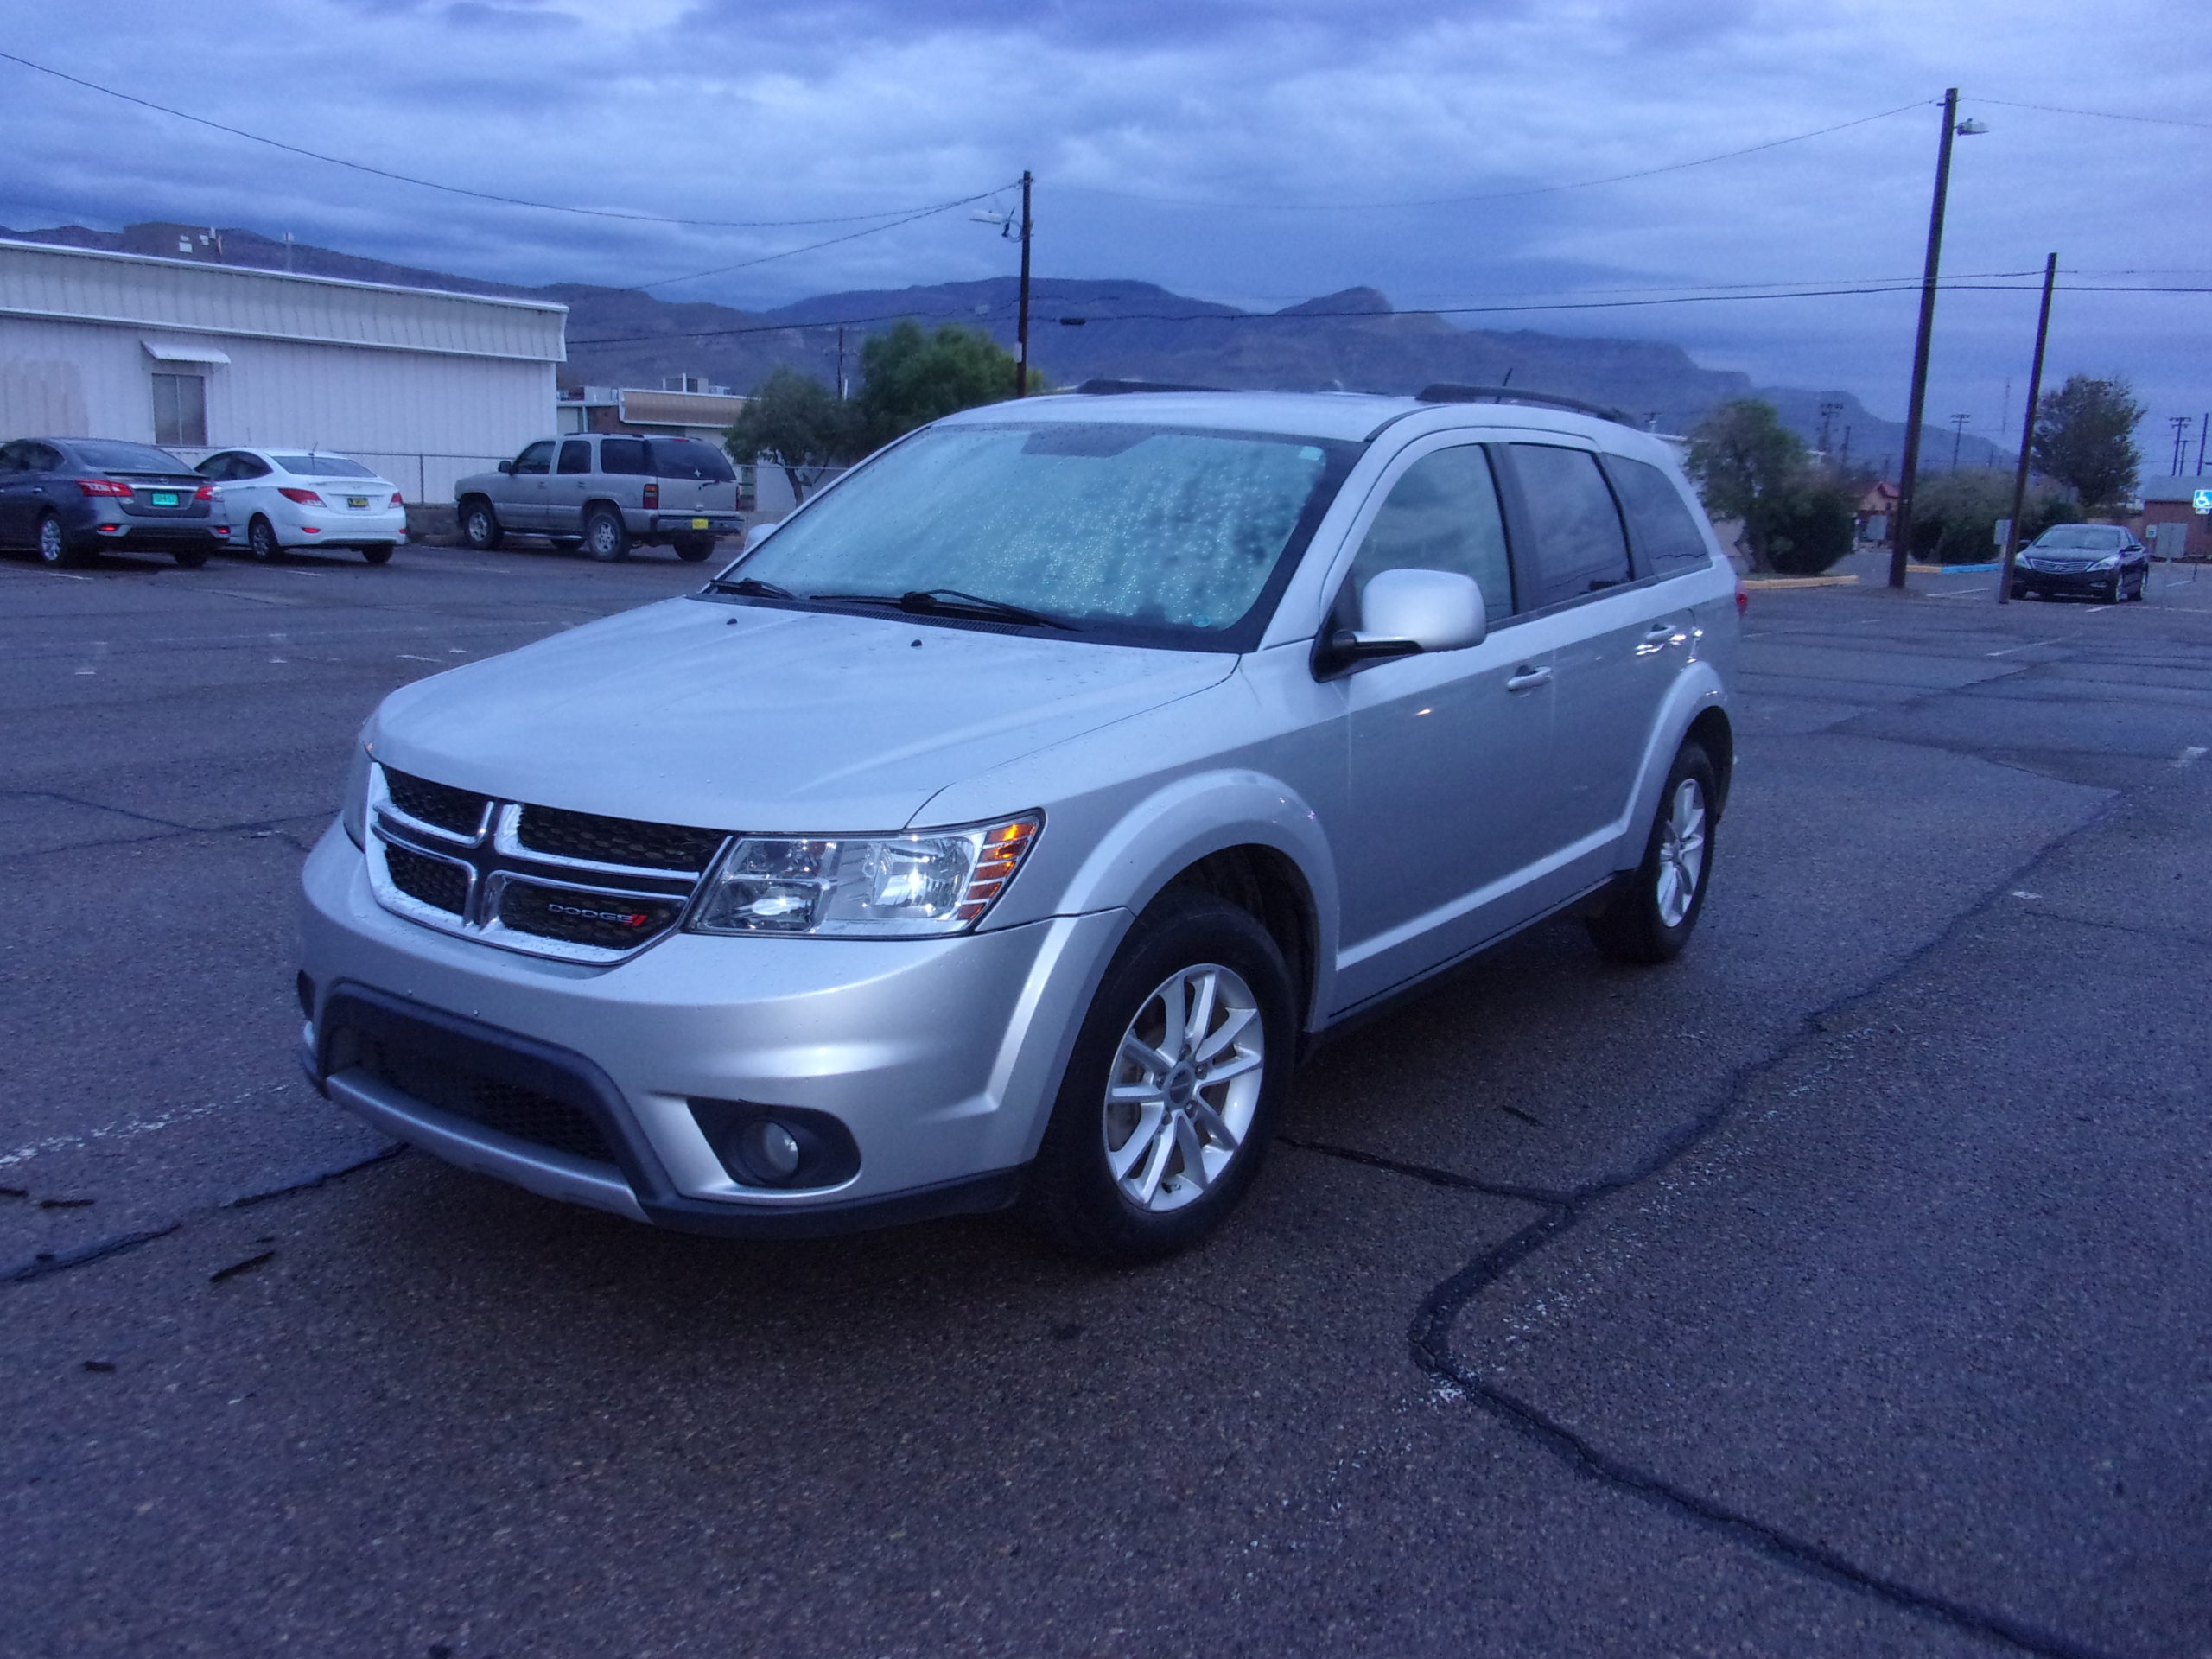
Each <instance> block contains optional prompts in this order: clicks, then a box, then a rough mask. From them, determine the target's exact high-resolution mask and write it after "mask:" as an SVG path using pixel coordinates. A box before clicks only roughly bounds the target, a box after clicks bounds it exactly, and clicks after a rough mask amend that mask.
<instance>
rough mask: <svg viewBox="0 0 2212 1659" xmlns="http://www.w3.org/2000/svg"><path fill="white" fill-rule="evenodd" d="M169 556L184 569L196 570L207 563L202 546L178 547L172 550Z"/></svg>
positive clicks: (204, 549)
mask: <svg viewBox="0 0 2212 1659" xmlns="http://www.w3.org/2000/svg"><path fill="white" fill-rule="evenodd" d="M169 556H170V557H171V558H173V559H175V561H176V562H177V563H179V564H181V565H182V566H183V567H184V568H185V569H188V570H197V569H200V566H202V565H204V564H206V563H207V549H206V548H204V547H180V548H176V549H175V550H172V551H171V552H170V554H169Z"/></svg>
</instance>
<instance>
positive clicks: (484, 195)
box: [0, 51, 1006, 286]
mask: <svg viewBox="0 0 2212 1659" xmlns="http://www.w3.org/2000/svg"><path fill="white" fill-rule="evenodd" d="M0 59H5V60H7V61H8V62H10V63H16V64H21V65H22V67H24V68H26V69H35V70H36V71H37V72H38V73H40V74H42V75H51V76H53V77H54V79H56V80H66V81H67V82H68V83H69V84H70V85H71V86H82V87H84V88H86V90H87V91H89V92H99V93H101V94H103V95H105V97H108V98H113V99H121V100H122V101H123V102H124V103H125V104H136V105H138V106H139V107H140V108H141V109H147V110H153V111H157V112H158V113H160V114H162V115H168V116H175V118H177V119H178V120H180V121H189V122H191V123H193V124H194V125H195V126H202V127H209V128H212V129H213V130H215V131H217V132H226V133H228V134H230V135H231V137H233V138H245V139H250V140H251V142H253V143H257V144H266V145H268V146H269V147H270V149H282V150H286V151H289V153H290V154H292V155H294V156H306V157H307V158H308V160H309V161H315V162H327V163H328V164H329V165H331V166H332V167H343V168H351V169H352V170H353V171H354V172H356V173H366V174H370V175H372V176H374V177H376V178H379V179H391V180H394V181H397V182H398V183H401V184H412V185H417V186H420V187H421V188H423V189H425V190H440V191H443V192H444V193H445V194H448V195H451V196H467V197H469V198H470V199H472V200H476V201H493V202H498V203H499V204H500V205H501V206H503V207H530V208H535V209H537V211H538V212H540V213H579V214H582V215H583V216H584V217H586V218H588V219H626V220H629V221H632V222H633V223H638V224H645V225H684V226H693V227H695V228H702V229H707V230H717V231H765V230H785V229H791V228H794V227H797V226H807V225H857V224H860V223H861V222H862V221H863V220H866V219H893V218H897V217H898V216H899V215H900V214H902V213H904V214H907V215H910V216H911V217H912V218H921V217H924V216H925V215H926V214H929V213H944V212H946V211H948V210H949V209H950V208H954V207H966V206H967V205H968V204H969V202H971V201H981V200H983V199H984V198H985V197H986V196H993V195H996V194H998V191H999V190H1000V189H1003V188H1006V187H1004V186H1002V185H1001V186H1000V187H998V188H996V189H991V190H982V191H978V192H977V193H976V194H974V195H972V196H963V197H961V198H960V199H959V200H957V201H941V202H938V203H937V204H936V205H935V206H933V207H927V208H923V209H915V208H912V207H886V208H884V209H882V210H881V211H880V212H877V213H845V214H842V215H838V216H836V217H833V218H828V219H677V218H675V217H673V216H671V215H670V214H666V213H623V212H620V211H619V210H617V209H614V208H611V207H571V206H569V205H568V204H567V203H564V202H557V201H531V200H529V199H527V198H526V197H523V196H503V195H499V194H495V193H494V192H493V191H489V190H471V189H468V188H467V187H465V186H462V185H458V184H441V183H439V182H438V181H436V180H435V179H420V178H416V176H415V175H412V174H410V173H395V172H393V171H392V170H391V168H383V167H372V166H370V165H369V164H368V163H367V162H353V161H348V160H346V157H344V156H326V155H324V154H323V153H322V152H321V150H315V149H302V148H301V147H300V146H299V145H297V144H288V143H285V142H284V141H283V139H281V138H270V137H267V136H265V135H264V134H262V133H258V132H248V131H246V130H245V128H243V127H232V126H226V125H225V124H223V123H222V122H220V121H213V120H210V119H208V118H207V117H206V116H204V115H194V114H193V113H192V112H191V111H188V110H179V109H172V108H171V107H170V106H169V105H166V104H156V103H155V102H154V101H153V100H152V99H147V98H140V97H138V96H137V94H136V93H132V92H118V91H117V90H116V89H115V88H114V87H112V86H101V85H100V84H99V82H98V81H93V80H86V79H83V78H81V77H80V76H77V75H72V74H67V73H64V72H63V71H61V70H59V69H55V68H53V67H49V66H48V65H46V64H43V63H34V62H33V61H32V60H30V59H29V58H26V57H20V56H18V55H17V54H15V53H13V52H6V51H0ZM794 251H797V250H794ZM771 257H779V258H780V257H783V256H781V255H773V256H771ZM731 269H733V270H734V269H736V267H734V266H733V267H731ZM668 280H669V281H671V282H680V281H682V280H683V278H681V277H670V278H669V279H668ZM649 286H650V284H649Z"/></svg>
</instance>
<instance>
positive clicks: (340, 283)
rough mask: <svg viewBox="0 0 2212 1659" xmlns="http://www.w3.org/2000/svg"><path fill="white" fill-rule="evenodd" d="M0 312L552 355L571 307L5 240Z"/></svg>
mask: <svg viewBox="0 0 2212 1659" xmlns="http://www.w3.org/2000/svg"><path fill="white" fill-rule="evenodd" d="M0 316H16V317H35V318H40V319H44V320H50V321H66V322H87V323H101V324H107V325H111V326H114V325H120V326H122V327H140V328H156V329H162V330H166V331H176V332H181V333H183V334H194V335H202V336H213V337H217V338H221V337H226V336H227V337H233V338H248V339H258V340H296V341H305V342H309V343H313V344H316V345H327V346H365V347H370V348H372V349H383V350H388V351H416V352H435V353H443V354H448V355H454V356H461V357H491V358H506V359H523V360H525V361H530V362H541V363H559V362H563V361H564V360H565V359H566V358H567V355H568V353H567V346H566V334H567V324H568V308H567V307H566V306H564V305H556V304H552V303H550V302H546V301H543V300H516V299H508V298H505V297H504V296H496V295H488V294H454V293H448V292H447V291H445V290H443V289H425V288H402V287H397V286H395V285H392V284H389V283H360V282H353V281H348V280H346V279H344V278H340V277H303V276H299V275H296V274H295V273H293V272H289V271H282V270H254V269H252V268H251V267H248V266H243V265H221V264H210V263H208V262H206V261H203V260H194V259H164V258H161V257H157V256H155V255H151V254H143V253H111V252H108V251H106V250H105V249H100V248H70V247H62V246H60V245H55V244H53V243H48V242H19V241H14V240H5V239H0Z"/></svg>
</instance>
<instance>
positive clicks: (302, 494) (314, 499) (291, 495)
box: [277, 485, 322, 507]
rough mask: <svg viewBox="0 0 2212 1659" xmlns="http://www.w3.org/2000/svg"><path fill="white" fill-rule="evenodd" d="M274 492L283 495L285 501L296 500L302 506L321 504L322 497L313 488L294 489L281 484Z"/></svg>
mask: <svg viewBox="0 0 2212 1659" xmlns="http://www.w3.org/2000/svg"><path fill="white" fill-rule="evenodd" d="M277 494H279V495H281V496H283V498H284V499H286V500H287V501H296V502H298V503H299V504H300V505H302V506H303V507H319V506H321V505H322V498H321V496H319V495H317V494H316V493H315V492H314V491H313V490H295V489H289V488H287V487H285V486H283V485H279V486H277Z"/></svg>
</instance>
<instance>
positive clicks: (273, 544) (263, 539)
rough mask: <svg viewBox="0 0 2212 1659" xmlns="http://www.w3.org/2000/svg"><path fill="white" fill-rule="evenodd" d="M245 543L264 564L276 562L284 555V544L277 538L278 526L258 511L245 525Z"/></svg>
mask: <svg viewBox="0 0 2212 1659" xmlns="http://www.w3.org/2000/svg"><path fill="white" fill-rule="evenodd" d="M245 544H246V546H247V547H248V548H249V549H250V550H251V551H252V553H253V556H254V557H255V558H256V559H257V560H259V561H260V562H261V563H264V564H274V563H277V560H279V559H281V558H283V556H284V548H283V543H280V542H279V541H278V540H277V526H276V525H274V524H270V522H269V521H268V520H267V519H266V518H263V517H261V516H260V515H259V514H258V513H256V514H255V515H254V519H253V522H252V523H251V524H248V525H247V526H246V527H245Z"/></svg>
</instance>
